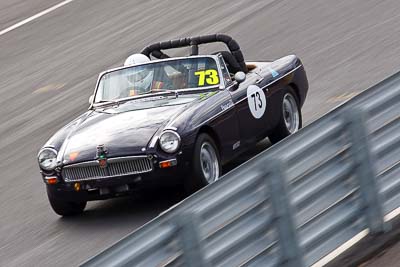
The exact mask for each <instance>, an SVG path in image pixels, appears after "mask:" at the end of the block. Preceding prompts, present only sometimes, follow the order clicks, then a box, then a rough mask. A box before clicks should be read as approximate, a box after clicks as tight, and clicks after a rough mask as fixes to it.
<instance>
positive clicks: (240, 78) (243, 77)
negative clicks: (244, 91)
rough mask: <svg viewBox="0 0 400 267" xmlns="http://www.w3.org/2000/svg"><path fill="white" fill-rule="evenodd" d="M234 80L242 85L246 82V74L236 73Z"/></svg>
mask: <svg viewBox="0 0 400 267" xmlns="http://www.w3.org/2000/svg"><path fill="white" fill-rule="evenodd" d="M233 78H234V79H235V81H237V82H238V83H242V82H244V80H246V74H245V73H244V72H243V71H238V72H236V73H235V76H233Z"/></svg>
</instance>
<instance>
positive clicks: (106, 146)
mask: <svg viewBox="0 0 400 267" xmlns="http://www.w3.org/2000/svg"><path fill="white" fill-rule="evenodd" d="M213 42H223V43H225V44H226V45H227V47H228V48H229V51H219V52H216V53H213V54H208V55H199V45H202V44H206V43H213ZM179 47H190V48H191V55H190V56H186V57H172V58H170V57H169V56H168V55H167V54H165V53H164V52H162V51H164V50H167V49H173V48H179ZM141 54H142V55H141V56H142V57H143V56H147V59H148V62H144V63H139V64H133V65H128V66H123V67H119V68H115V69H111V70H108V71H105V72H103V73H101V74H100V75H99V78H98V81H97V84H96V88H95V91H94V95H93V96H91V98H90V100H89V102H90V108H89V110H88V111H87V112H86V113H84V114H83V115H81V116H79V117H78V118H76V119H75V120H73V121H72V122H70V123H69V124H68V125H66V126H65V127H63V128H62V129H61V130H59V131H58V132H57V133H56V134H55V135H54V136H53V137H52V138H50V140H49V141H48V142H47V143H46V144H45V145H44V146H43V148H42V149H41V150H40V151H39V154H38V161H39V166H40V170H41V173H42V176H43V180H44V182H45V184H46V187H47V195H48V198H49V201H50V204H51V206H52V208H53V210H54V211H55V212H56V213H57V214H59V215H63V216H67V215H73V214H77V213H81V212H82V211H83V210H84V208H85V206H86V203H87V201H89V200H98V199H106V198H111V197H116V196H120V195H125V194H129V193H132V192H133V191H135V190H138V189H139V188H142V186H151V185H160V184H169V185H171V184H174V185H175V184H176V185H178V184H183V185H184V188H185V189H186V190H187V191H188V192H193V191H195V190H197V189H199V188H201V187H203V186H205V185H207V184H209V183H212V182H214V181H216V180H217V179H218V178H219V177H220V175H221V166H222V165H223V164H225V163H227V162H229V161H230V160H232V159H233V158H234V157H236V156H237V155H239V154H240V153H241V152H243V151H244V150H246V149H249V148H252V147H254V145H255V144H256V143H257V142H258V141H260V140H262V139H264V138H265V137H267V136H268V137H269V139H270V141H271V142H272V143H275V142H278V141H279V140H281V139H283V138H285V137H286V136H288V135H290V134H292V133H294V132H296V131H297V130H298V129H299V128H301V125H302V118H301V107H302V105H303V103H304V100H305V98H306V94H307V91H308V81H307V77H306V73H305V71H304V68H303V65H302V63H301V61H300V59H298V58H297V57H296V56H294V55H290V56H286V57H283V58H280V59H278V60H275V61H271V62H261V61H257V62H245V60H244V58H243V54H242V52H241V50H240V48H239V45H238V44H237V42H236V41H234V40H233V39H232V38H231V37H229V36H227V35H223V34H213V35H206V36H200V37H190V38H184V39H179V40H172V41H167V42H161V43H155V44H152V45H150V46H148V47H146V48H144V49H143V50H142V52H141ZM150 57H151V58H152V60H150V59H149V58H150Z"/></svg>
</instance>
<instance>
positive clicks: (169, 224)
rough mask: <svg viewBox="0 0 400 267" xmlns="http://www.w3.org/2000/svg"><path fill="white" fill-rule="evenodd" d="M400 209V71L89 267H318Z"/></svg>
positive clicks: (379, 229)
mask: <svg viewBox="0 0 400 267" xmlns="http://www.w3.org/2000/svg"><path fill="white" fill-rule="evenodd" d="M398 207H400V73H398V74H395V75H393V76H392V77H390V78H388V79H386V80H384V81H383V82H381V83H379V84H377V85H375V86H373V87H372V88H370V89H368V90H366V91H364V92H363V93H361V94H360V95H358V96H357V97H355V98H353V99H351V100H350V101H348V102H347V103H345V104H344V105H342V106H340V107H338V108H337V109H335V110H333V111H331V112H330V113H328V114H327V115H325V116H324V117H322V118H321V119H319V120H317V121H315V122H313V123H312V124H310V125H309V126H307V127H305V128H304V129H302V130H301V131H299V132H298V133H296V134H294V135H292V136H290V137H288V138H286V139H285V140H283V141H282V142H280V143H279V144H277V145H275V146H272V147H271V148H269V149H267V150H266V151H264V152H262V153H260V154H259V155H257V156H256V157H254V158H253V159H251V160H249V161H248V162H246V163H244V164H242V165H241V166H239V167H238V168H236V169H234V170H233V171H231V172H230V173H228V174H226V175H225V176H224V177H223V178H221V179H220V180H218V181H217V182H215V183H214V184H212V185H210V186H207V187H206V188H204V189H203V190H201V191H199V192H197V193H196V194H194V195H192V196H191V197H189V198H188V199H186V200H184V201H182V202H181V203H179V204H177V205H176V206H175V207H172V208H171V209H169V210H167V211H166V212H165V213H163V214H162V215H160V216H159V217H157V218H156V219H154V220H152V221H151V222H149V223H147V224H146V225H144V226H143V227H141V228H140V229H139V230H137V231H136V232H134V233H132V234H130V235H129V236H127V237H126V238H124V239H122V240H121V241H120V242H118V243H116V244H114V245H113V246H111V247H110V248H108V249H107V250H105V251H103V252H102V253H100V254H99V255H97V256H95V257H93V258H92V259H90V260H88V261H87V262H85V263H84V264H83V266H191V267H197V266H198V267H200V266H296V267H301V266H311V265H313V264H315V263H316V262H318V261H319V260H320V259H321V258H323V257H324V256H326V255H327V254H329V253H331V252H332V251H334V250H335V249H336V248H338V247H339V246H340V245H342V244H343V243H345V242H346V241H348V240H350V239H352V238H353V237H355V236H356V235H358V234H359V233H360V232H362V231H363V230H365V229H369V232H370V233H380V232H384V231H385V230H387V229H389V227H390V225H389V224H390V221H385V220H384V215H385V214H388V213H389V212H391V211H393V210H394V209H396V208H398Z"/></svg>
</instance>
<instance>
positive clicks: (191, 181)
mask: <svg viewBox="0 0 400 267" xmlns="http://www.w3.org/2000/svg"><path fill="white" fill-rule="evenodd" d="M220 162H221V161H220V156H219V152H218V148H217V146H216V145H215V142H214V140H213V139H212V138H211V137H210V136H209V135H208V134H205V133H202V134H200V135H199V136H198V138H197V140H196V144H195V147H194V154H193V163H192V164H193V165H192V173H191V175H190V177H188V179H186V180H185V189H186V192H187V193H193V192H195V191H197V190H198V189H200V188H202V187H204V186H206V185H208V184H210V183H213V182H215V181H216V180H218V178H219V177H220V175H221V163H220Z"/></svg>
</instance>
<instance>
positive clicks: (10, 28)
mask: <svg viewBox="0 0 400 267" xmlns="http://www.w3.org/2000/svg"><path fill="white" fill-rule="evenodd" d="M73 1H75V0H66V1H63V2H61V3H59V4H57V5H54V6H52V7H49V8H48V9H46V10H43V11H42V12H39V13H37V14H36V15H33V16H32V17H29V18H27V19H24V20H22V21H20V22H18V23H16V24H14V25H12V26H10V27H8V28H6V29H4V30H2V31H0V36H1V35H3V34H5V33H7V32H10V31H12V30H15V29H17V28H19V27H21V26H22V25H24V24H27V23H29V22H31V21H33V20H35V19H37V18H40V17H41V16H44V15H46V14H48V13H50V12H52V11H54V10H56V9H57V8H60V7H62V6H65V5H66V4H69V3H71V2H73Z"/></svg>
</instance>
